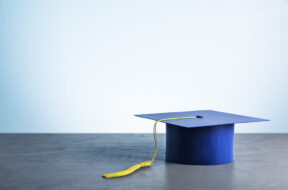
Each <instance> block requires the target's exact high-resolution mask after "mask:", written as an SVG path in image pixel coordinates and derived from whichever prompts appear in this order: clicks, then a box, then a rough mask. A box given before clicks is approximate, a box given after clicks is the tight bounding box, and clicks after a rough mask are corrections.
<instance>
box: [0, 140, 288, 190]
mask: <svg viewBox="0 0 288 190" xmlns="http://www.w3.org/2000/svg"><path fill="white" fill-rule="evenodd" d="M153 151H154V142H153V135H152V134H1V135H0V190H10V189H11V190H12V189H13V190H14V189H20V190H34V189H35V190H36V189H37V190H39V189H40V190H45V189H49V190H54V189H56V190H64V189H65V190H66V189H67V190H68V189H69V190H73V189H83V190H90V189H93V190H95V189H117V190H122V189H125V190H126V189H137V190H142V189H157V190H161V189H171V190H172V189H173V190H174V189H176V190H182V189H183V190H185V189H191V190H194V189H196V190H197V189H200V190H202V189H203V190H204V189H205V190H207V189H211V190H218V189H219V190H226V189H227V190H233V189H236V190H238V189H239V190H240V189H241V190H242V189H243V190H252V189H255V190H256V189H257V190H258V189H259V190H260V189H261V190H266V189H277V190H282V189H283V190H284V189H285V190H287V189H288V134H236V135H235V161H234V162H233V163H229V164H224V165H213V166H211V165H210V166H197V165H181V164H172V163H166V162H165V135H163V134H160V135H159V151H158V155H157V158H156V161H155V162H154V164H153V165H152V167H148V168H144V169H141V170H138V171H137V172H135V173H133V174H132V175H129V176H125V177H122V178H114V179H105V178H102V177H101V176H102V174H104V173H110V172H116V171H120V170H123V169H126V168H128V167H130V166H131V165H133V164H137V163H139V162H140V161H147V160H150V159H151V157H152V154H153Z"/></svg>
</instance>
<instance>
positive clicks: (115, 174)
mask: <svg viewBox="0 0 288 190" xmlns="http://www.w3.org/2000/svg"><path fill="white" fill-rule="evenodd" d="M195 118H199V116H191V117H175V118H166V119H159V120H157V121H156V122H155V123H154V128H153V135H154V142H155V151H154V154H153V157H152V160H151V161H146V162H141V163H139V164H136V165H134V166H131V167H130V168H128V169H126V170H123V171H120V172H116V173H110V174H104V175H103V177H105V178H113V177H122V176H125V175H129V174H131V173H133V172H134V171H136V170H138V169H140V168H143V167H148V166H151V165H152V163H153V162H154V160H155V158H156V154H157V150H158V139H157V132H156V126H157V123H159V122H161V121H167V120H175V119H195Z"/></svg>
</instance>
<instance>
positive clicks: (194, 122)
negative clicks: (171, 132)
mask: <svg viewBox="0 0 288 190" xmlns="http://www.w3.org/2000/svg"><path fill="white" fill-rule="evenodd" d="M135 116H137V117H142V118H147V119H152V120H155V121H156V120H159V119H164V118H174V117H189V116H201V118H196V119H177V120H168V121H162V122H164V123H168V124H172V125H177V126H180V127H186V128H192V127H209V126H216V125H226V124H233V123H249V122H258V121H269V120H267V119H260V118H256V117H247V116H243V115H236V114H230V113H224V112H219V111H213V110H200V111H185V112H169V113H154V114H141V115H135Z"/></svg>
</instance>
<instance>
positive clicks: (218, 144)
mask: <svg viewBox="0 0 288 190" xmlns="http://www.w3.org/2000/svg"><path fill="white" fill-rule="evenodd" d="M166 126H167V127H166V161H167V162H173V163H180V164H191V165H215V164H225V163H229V162H232V161H233V159H234V150H233V141H234V140H233V139H234V124H227V125H217V126H215V127H214V126H213V127H197V128H184V127H178V126H175V125H171V124H166Z"/></svg>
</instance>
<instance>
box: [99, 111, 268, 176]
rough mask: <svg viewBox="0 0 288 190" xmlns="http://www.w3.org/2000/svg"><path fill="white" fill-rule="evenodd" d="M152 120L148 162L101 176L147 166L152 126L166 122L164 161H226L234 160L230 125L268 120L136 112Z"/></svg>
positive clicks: (213, 113) (217, 114)
mask: <svg viewBox="0 0 288 190" xmlns="http://www.w3.org/2000/svg"><path fill="white" fill-rule="evenodd" d="M136 116H138V117H142V118H147V119H152V120H155V121H156V122H155V124H154V131H153V132H154V140H155V151H154V154H153V157H152V160H151V161H145V162H141V163H139V164H136V165H133V166H131V167H130V168H128V169H126V170H123V171H120V172H115V173H108V174H104V175H103V177H105V178H114V177H122V176H125V175H129V174H131V173H133V172H134V171H135V170H138V169H140V168H142V167H148V166H151V165H152V163H153V162H154V160H155V157H156V154H157V147H158V140H157V135H156V126H157V123H158V122H164V123H166V161H168V162H173V163H180V164H191V165H215V164H226V163H229V162H232V161H233V160H234V145H233V143H234V124H235V123H250V122H258V121H269V120H267V119H260V118H255V117H247V116H242V115H235V114H229V113H224V112H218V111H212V110H202V111H186V112H170V113H154V114H142V115H136Z"/></svg>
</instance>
